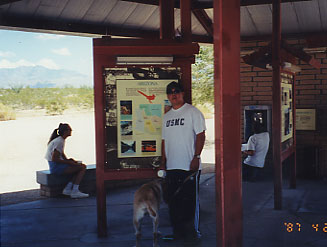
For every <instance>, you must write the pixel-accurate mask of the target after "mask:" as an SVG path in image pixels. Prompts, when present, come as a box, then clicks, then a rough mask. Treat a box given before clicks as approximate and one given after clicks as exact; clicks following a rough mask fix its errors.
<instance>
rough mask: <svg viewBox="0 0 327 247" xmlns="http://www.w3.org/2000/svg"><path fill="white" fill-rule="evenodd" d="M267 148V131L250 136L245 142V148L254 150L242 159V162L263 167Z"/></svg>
mask: <svg viewBox="0 0 327 247" xmlns="http://www.w3.org/2000/svg"><path fill="white" fill-rule="evenodd" d="M268 148H269V133H268V132H263V133H260V134H254V135H252V136H250V138H249V140H248V144H247V150H254V151H255V153H254V155H252V156H251V155H248V157H247V158H246V159H245V160H244V164H247V165H250V166H255V167H260V168H262V167H264V165H265V158H266V155H267V152H268Z"/></svg>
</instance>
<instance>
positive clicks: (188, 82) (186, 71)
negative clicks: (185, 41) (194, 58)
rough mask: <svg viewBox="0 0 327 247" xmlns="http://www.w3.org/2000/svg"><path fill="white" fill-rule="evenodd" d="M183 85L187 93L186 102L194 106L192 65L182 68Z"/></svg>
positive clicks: (188, 64)
mask: <svg viewBox="0 0 327 247" xmlns="http://www.w3.org/2000/svg"><path fill="white" fill-rule="evenodd" d="M182 83H183V87H184V92H185V96H184V99H185V102H187V103H189V104H192V64H191V63H186V64H185V65H184V66H183V67H182Z"/></svg>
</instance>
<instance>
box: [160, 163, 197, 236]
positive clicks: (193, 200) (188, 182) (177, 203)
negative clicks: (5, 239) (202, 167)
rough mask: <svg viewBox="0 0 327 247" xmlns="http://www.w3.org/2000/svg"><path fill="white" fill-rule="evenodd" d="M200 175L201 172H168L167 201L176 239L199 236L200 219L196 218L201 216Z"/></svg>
mask: <svg viewBox="0 0 327 247" xmlns="http://www.w3.org/2000/svg"><path fill="white" fill-rule="evenodd" d="M200 173H201V171H198V172H196V173H194V171H184V170H177V169H176V170H168V171H167V176H166V183H167V184H166V185H167V191H166V198H165V199H166V202H167V203H168V206H169V216H170V221H171V225H172V227H173V233H174V235H175V236H176V237H182V238H189V237H191V238H192V237H195V236H197V232H198V225H199V222H198V221H199V219H198V217H195V216H196V214H197V215H198V214H199V203H198V192H199V191H198V188H199V180H200ZM192 174H193V175H192ZM178 190H179V191H178ZM176 191H178V192H176Z"/></svg>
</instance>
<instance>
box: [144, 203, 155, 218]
mask: <svg viewBox="0 0 327 247" xmlns="http://www.w3.org/2000/svg"><path fill="white" fill-rule="evenodd" d="M146 207H147V209H148V212H149V214H150V216H152V217H157V213H156V211H154V210H153V208H152V207H151V205H150V203H147V204H146Z"/></svg>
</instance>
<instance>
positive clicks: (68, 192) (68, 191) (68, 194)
mask: <svg viewBox="0 0 327 247" xmlns="http://www.w3.org/2000/svg"><path fill="white" fill-rule="evenodd" d="M71 193H72V189H70V188H64V190H63V191H62V194H63V195H65V196H70V195H71Z"/></svg>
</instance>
